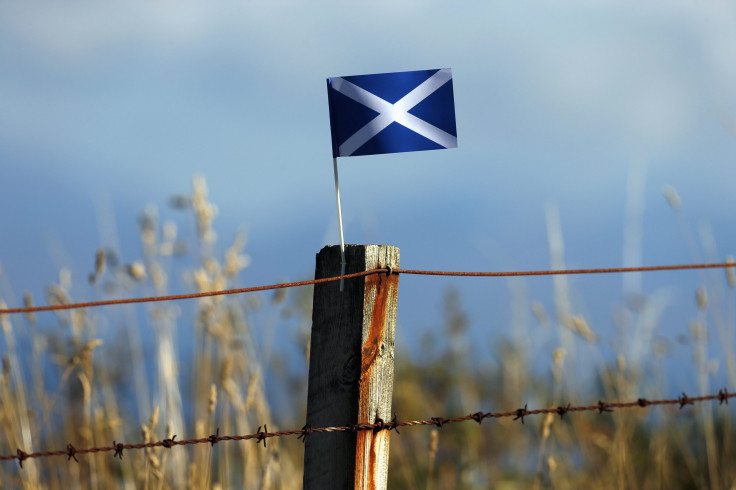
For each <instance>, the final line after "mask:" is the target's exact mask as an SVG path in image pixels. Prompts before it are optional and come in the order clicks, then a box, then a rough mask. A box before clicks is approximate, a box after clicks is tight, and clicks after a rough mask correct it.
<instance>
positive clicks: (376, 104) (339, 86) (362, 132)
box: [332, 68, 457, 157]
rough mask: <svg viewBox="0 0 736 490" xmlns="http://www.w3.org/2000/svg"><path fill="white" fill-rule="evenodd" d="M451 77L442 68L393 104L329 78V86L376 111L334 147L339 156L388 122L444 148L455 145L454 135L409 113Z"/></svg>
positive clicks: (450, 74) (365, 141)
mask: <svg viewBox="0 0 736 490" xmlns="http://www.w3.org/2000/svg"><path fill="white" fill-rule="evenodd" d="M451 79H452V72H451V71H450V69H448V68H443V69H441V70H439V71H438V72H437V73H435V74H434V75H432V76H431V77H429V78H428V79H427V80H425V81H424V82H422V83H421V84H419V85H418V86H417V87H416V88H415V89H414V90H412V91H411V92H409V93H408V94H406V95H405V96H404V97H402V98H401V99H400V100H399V101H397V102H396V103H395V104H392V103H390V102H388V101H386V100H383V99H382V98H380V97H378V96H377V95H375V94H372V93H370V92H368V91H367V90H365V89H363V88H360V87H358V86H357V85H355V84H354V83H351V82H349V81H347V80H345V79H344V78H342V77H334V78H333V79H332V88H334V89H335V90H337V91H338V92H340V93H341V94H343V95H346V96H347V97H350V98H351V99H353V100H355V101H356V102H359V103H361V104H363V105H364V106H366V107H368V108H369V109H373V110H374V111H376V112H378V113H379V114H378V116H376V117H375V118H373V119H372V120H371V121H370V122H369V123H368V124H366V125H365V126H363V127H362V128H360V129H359V130H358V131H356V132H355V134H353V135H352V136H351V137H350V138H348V139H347V140H345V142H344V143H343V144H341V145H340V147H339V148H338V151H339V155H340V156H341V157H347V156H350V155H352V154H353V153H354V152H355V151H357V150H358V148H360V147H361V146H363V145H364V144H366V143H367V142H368V140H370V139H371V138H373V137H374V136H376V135H377V134H378V133H380V132H381V131H383V130H384V129H386V128H387V127H388V125H389V124H391V123H392V122H397V123H399V124H401V125H402V126H404V127H406V128H408V129H410V130H412V131H414V132H415V133H418V134H420V135H422V136H424V137H425V138H427V139H429V140H432V141H434V142H435V143H437V144H438V145H441V146H443V147H445V148H456V147H457V137H455V136H453V135H451V134H450V133H447V132H445V131H442V130H441V129H440V128H438V127H436V126H433V125H432V124H430V123H428V122H427V121H424V120H422V119H420V118H418V117H416V116H414V115H413V114H409V111H410V110H411V109H412V108H414V107H415V106H416V105H417V104H419V103H420V102H421V101H423V100H424V99H426V98H427V97H429V96H430V95H431V94H432V93H434V92H435V91H436V90H437V89H439V88H440V87H442V86H443V85H444V84H445V83H447V82H448V81H450V80H451Z"/></svg>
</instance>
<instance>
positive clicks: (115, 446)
mask: <svg viewBox="0 0 736 490" xmlns="http://www.w3.org/2000/svg"><path fill="white" fill-rule="evenodd" d="M733 397H736V393H729V392H728V389H726V388H724V389H721V390H719V391H718V394H716V395H705V396H695V397H689V396H687V395H686V394H685V393H682V395H681V396H679V397H677V398H671V399H663V400H647V399H646V398H639V399H638V400H636V401H631V402H613V403H606V402H604V401H602V400H599V401H598V403H596V404H594V405H580V406H571V405H570V404H567V405H566V406H564V405H563V406H558V407H552V408H541V409H537V410H528V409H527V406H526V405H524V408H517V409H516V410H512V411H510V412H476V413H471V414H469V415H465V416H462V417H455V418H444V417H431V418H430V419H428V420H411V421H400V420H398V419H397V418H396V416H395V415H394V418H393V420H390V421H384V420H381V419H377V420H376V421H375V422H374V423H372V424H352V425H345V426H340V427H311V426H309V425H305V426H304V427H302V428H301V429H298V430H285V431H279V432H269V431H268V426H263V430H261V427H258V430H257V431H256V432H255V433H253V434H246V435H234V436H227V435H224V436H221V435H220V429H219V428H218V429H217V432H216V433H215V434H212V435H210V436H208V437H202V438H199V439H186V440H180V441H177V440H176V436H175V435H174V436H173V437H170V438H168V439H163V440H161V441H156V442H148V443H144V444H124V443H122V442H117V441H113V443H112V445H111V446H100V447H89V448H76V447H74V446H73V445H72V444H71V443H70V444H68V445H67V447H66V449H59V450H55V451H37V452H31V453H27V452H25V451H23V450H22V449H18V450H17V451H16V453H15V454H8V455H4V456H3V455H0V461H13V460H18V464H19V465H20V467H21V468H23V462H24V461H26V460H28V459H34V458H45V457H51V456H66V457H67V461H71V460H72V459H73V460H74V461H75V462H77V463H78V462H79V460H78V459H77V456H78V455H83V454H89V453H104V452H108V453H109V452H111V453H112V455H113V457H116V458H119V459H123V452H124V451H125V450H126V449H148V448H154V447H163V448H167V449H171V448H172V447H174V446H187V445H191V444H211V445H212V446H214V445H215V444H217V443H218V442H222V441H247V440H255V441H256V443H261V442H262V443H263V445H264V447H265V446H266V441H267V440H268V439H270V438H272V437H284V436H297V438H298V439H301V440H302V441H304V440H306V438H307V437H309V436H310V435H312V434H320V433H329V432H357V431H365V430H370V431H376V432H378V431H381V430H395V431H396V432H397V433H398V432H399V430H398V429H399V428H400V427H416V426H421V425H431V426H436V427H440V428H441V427H443V426H444V425H449V424H455V423H459V422H467V421H470V420H472V421H475V422H477V423H478V425H479V426H480V424H481V423H482V422H483V420H484V419H491V418H505V417H513V419H514V420H519V421H521V423H524V417H528V416H532V415H541V414H556V415H559V416H560V418H563V417H564V416H565V415H567V414H570V413H575V412H598V413H599V414H601V415H602V414H604V413H609V412H614V409H622V408H635V407H639V408H647V407H651V406H655V405H678V406H679V407H680V409H682V408H684V407H685V406H687V405H693V404H695V403H701V402H704V401H710V400H718V402H719V404H720V405H722V404H724V403H725V404H728V399H729V398H733Z"/></svg>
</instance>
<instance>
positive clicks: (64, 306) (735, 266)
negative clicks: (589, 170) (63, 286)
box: [0, 262, 736, 315]
mask: <svg viewBox="0 0 736 490" xmlns="http://www.w3.org/2000/svg"><path fill="white" fill-rule="evenodd" d="M716 268H729V269H736V263H733V262H723V263H720V262H719V263H711V264H683V265H655V266H644V267H611V268H603V269H561V270H536V271H509V272H457V271H431V270H418V269H400V268H394V269H392V268H391V267H388V268H378V269H371V270H368V271H361V272H354V273H352V274H345V275H341V276H334V277H325V278H321V279H310V280H307V281H297V282H286V283H280V284H269V285H266V286H254V287H249V288H237V289H223V290H219V291H203V292H200V293H189V294H172V295H168V296H147V297H142V298H125V299H110V300H101V301H87V302H82V303H66V304H57V305H47V306H27V307H24V308H3V309H0V315H4V314H15V313H25V314H28V313H38V312H42V311H58V310H71V309H75V308H90V307H94V306H109V305H123V304H130V303H151V302H155V301H173V300H182V299H195V298H204V297H208V296H223V295H229V294H241V293H253V292H257V291H268V290H271V289H283V288H293V287H299V286H309V285H315V284H323V283H328V282H334V281H340V280H344V279H352V278H355V277H363V276H369V275H372V274H380V273H387V274H414V275H425V276H461V277H516V276H553V275H566V274H612V273H625V272H653V271H673V270H686V269H716Z"/></svg>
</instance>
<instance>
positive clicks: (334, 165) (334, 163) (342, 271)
mask: <svg viewBox="0 0 736 490" xmlns="http://www.w3.org/2000/svg"><path fill="white" fill-rule="evenodd" d="M332 168H333V169H335V196H337V221H338V222H339V223H340V275H341V276H344V275H345V238H344V237H343V234H342V208H341V207H340V184H339V182H338V180H337V157H332ZM342 289H343V279H340V291H341V292H342Z"/></svg>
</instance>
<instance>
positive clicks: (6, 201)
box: [0, 1, 736, 356]
mask: <svg viewBox="0 0 736 490" xmlns="http://www.w3.org/2000/svg"><path fill="white" fill-rule="evenodd" d="M735 52H736V9H735V8H734V7H733V5H732V4H729V3H728V2H711V3H707V4H705V3H694V2H678V1H675V2H648V3H646V4H644V3H643V2H605V1H600V2H576V1H563V2H555V3H554V4H551V3H548V2H512V1H502V2H465V3H461V4H460V3H457V2H432V1H423V2H416V1H407V2H402V3H401V4H399V5H397V4H396V3H389V2H371V3H370V4H357V3H351V4H344V3H337V2H311V3H310V4H307V3H297V2H262V3H255V2H252V3H243V4H236V3H220V4H218V5H215V4H204V3H194V2H188V3H185V4H174V3H169V2H163V3H156V4H150V3H143V2H125V3H123V2H119V3H115V4H110V3H108V4H102V5H100V4H94V3H89V2H77V3H72V4H71V5H69V4H67V5H58V4H54V3H50V2H48V3H44V2H38V3H33V4H26V3H10V2H5V3H3V4H2V5H0V74H1V75H0V168H2V176H1V177H0V227H1V228H2V229H3V230H4V231H3V234H2V240H1V242H0V263H1V264H2V266H3V270H4V272H5V275H6V277H7V279H8V281H9V283H10V284H9V285H4V286H3V285H0V296H3V297H5V298H6V301H7V302H8V303H14V302H17V299H15V300H14V299H13V298H12V297H11V295H10V294H9V292H8V291H10V290H12V291H14V292H15V293H16V294H19V293H20V292H21V291H23V290H29V291H31V292H32V293H33V294H34V296H35V297H37V298H41V297H42V296H43V288H44V285H45V284H47V283H49V282H51V281H54V280H55V279H56V274H57V270H58V268H59V267H61V266H68V267H70V268H71V269H72V271H74V274H75V275H76V276H75V278H73V279H75V282H74V283H75V285H76V287H77V289H76V291H77V295H76V296H77V297H79V298H80V299H82V298H85V296H86V297H89V294H90V293H89V290H88V289H87V288H86V284H85V278H86V274H87V273H88V272H89V271H90V270H91V267H92V263H93V257H94V250H95V249H96V248H98V247H100V246H109V245H112V244H115V243H117V246H118V248H120V249H121V250H122V253H123V256H124V258H125V259H126V260H135V259H136V258H138V257H139V256H140V249H139V246H138V245H137V237H136V223H135V219H136V216H137V215H138V213H139V212H140V210H141V209H142V208H143V207H144V206H145V205H147V204H149V203H154V204H157V205H158V206H159V208H160V213H161V214H162V217H167V216H178V215H176V214H175V213H174V212H173V211H170V210H168V209H167V208H166V205H165V203H166V202H167V199H168V198H169V196H171V195H172V194H175V193H182V192H187V191H188V190H189V189H190V188H191V179H192V176H193V175H195V174H202V175H204V176H205V177H206V179H207V182H208V185H209V189H210V195H211V198H212V200H213V201H214V202H215V203H216V204H217V205H218V207H219V215H218V217H217V221H216V227H217V230H218V233H219V234H220V244H221V246H222V247H224V246H225V245H227V244H228V243H229V242H230V240H231V239H232V236H233V234H234V233H235V230H236V229H237V228H238V227H239V226H240V225H241V224H242V225H245V226H246V228H247V229H248V231H249V240H250V241H249V245H248V249H247V251H248V253H249V254H250V255H251V257H252V259H253V265H252V267H251V268H249V269H247V270H246V271H245V272H244V273H243V276H242V278H241V283H242V284H243V285H255V284H264V283H271V282H275V281H277V280H280V279H283V278H289V279H298V278H303V277H308V276H309V275H310V274H312V271H313V267H314V256H315V254H316V253H317V252H318V251H319V249H320V248H321V247H322V246H323V245H325V244H335V243H337V242H338V234H337V218H336V210H335V204H334V192H333V188H332V186H333V182H332V162H331V148H330V140H329V138H330V133H329V121H328V114H327V100H326V89H325V78H326V77H328V76H342V75H357V74H364V73H381V72H390V71H404V70H418V69H431V68H439V67H451V68H452V70H453V76H454V80H453V83H454V91H455V103H456V116H457V126H458V141H459V148H458V149H456V150H447V151H431V152H418V153H413V154H397V155H383V156H376V157H356V158H346V159H341V160H340V162H339V165H340V181H341V191H342V198H343V213H344V223H345V237H346V241H347V242H348V243H384V244H391V245H396V246H399V247H400V248H401V255H402V259H401V262H402V265H403V266H404V267H406V268H420V269H445V270H517V269H544V268H548V267H549V263H550V259H549V252H548V250H549V246H548V242H547V224H546V213H547V211H546V210H549V209H551V208H550V206H552V207H554V208H556V209H558V210H559V215H560V221H561V226H562V232H563V235H564V240H565V247H566V251H565V252H566V253H565V259H566V263H567V265H568V266H570V267H609V266H611V267H614V266H620V265H622V264H623V265H638V264H639V263H643V264H646V265H658V264H672V263H688V262H693V261H696V260H701V261H702V260H711V259H718V260H721V259H723V257H725V256H726V255H727V254H736V232H735V231H734V230H735V228H734V226H733V223H734V221H733V209H735V208H736V193H734V192H733V185H734V181H736V165H735V164H734V153H735V150H736V91H735V90H734V89H733V87H735V86H736V62H734V56H733V53H735ZM665 185H670V186H672V187H673V188H674V189H676V190H677V192H678V194H679V196H680V198H681V200H682V203H683V209H682V217H680V218H678V216H677V215H676V214H675V213H673V211H672V209H670V207H669V206H668V204H667V202H666V200H665V199H664V198H663V195H662V188H663V186H665ZM627 209H628V210H629V211H627ZM626 223H629V227H628V228H626V226H625V225H626ZM684 223H687V226H685V225H684ZM688 227H690V228H688ZM683 229H685V230H688V229H689V230H691V231H686V232H683ZM626 230H628V231H626ZM709 230H710V231H709ZM688 233H692V234H693V236H695V240H696V241H698V242H699V241H701V237H703V236H706V237H707V236H708V235H709V234H711V235H712V236H713V241H714V243H715V250H713V251H707V250H700V251H699V252H697V253H696V254H695V255H694V254H693V252H692V251H691V249H690V248H689V247H688V238H687V236H688ZM639 236H640V238H637V237H639ZM626 244H628V245H626ZM625 245H626V247H628V248H627V250H628V252H627V253H624V249H625ZM701 248H702V247H701ZM624 257H626V258H624ZM709 277H711V276H710V275H699V274H697V273H692V272H683V273H676V274H675V273H672V274H669V273H667V274H660V275H655V274H652V275H644V276H640V285H638V284H639V283H637V279H636V278H634V279H623V278H622V276H612V277H608V278H571V279H570V283H571V285H572V288H573V291H574V292H575V295H574V298H573V307H574V308H573V309H574V310H575V313H577V314H582V315H584V316H585V317H586V319H587V320H588V322H589V323H590V324H591V325H592V326H593V327H595V328H597V329H600V331H601V332H602V336H603V338H604V340H603V341H602V342H603V344H604V345H607V347H606V348H609V349H610V352H611V353H612V354H615V353H616V348H615V347H614V342H613V340H612V339H613V338H614V337H616V335H618V334H616V333H615V332H614V331H613V329H612V327H611V319H610V317H611V312H612V311H613V310H614V309H615V308H616V306H617V305H620V304H621V303H622V302H623V297H624V295H623V293H622V288H623V287H624V282H625V281H629V282H628V283H626V284H627V287H628V288H634V289H637V288H641V291H642V292H643V293H645V294H651V293H654V292H655V291H658V290H660V289H661V288H666V289H667V290H668V291H671V303H672V306H671V307H670V308H669V309H668V310H667V311H668V312H670V313H668V314H667V313H666V314H665V318H666V319H667V322H668V325H667V326H666V329H665V330H663V331H662V332H661V333H662V335H664V336H667V337H668V338H674V337H675V336H676V334H679V333H682V332H686V331H687V328H688V324H689V321H690V320H691V319H692V318H693V317H695V316H696V315H697V314H696V311H695V305H694V301H693V295H694V290H695V288H696V287H697V286H699V285H700V284H701V283H703V281H705V280H707V279H708V278H709ZM713 277H715V276H713ZM718 277H722V276H718ZM401 283H402V287H401V300H400V312H399V320H400V323H401V324H403V325H405V327H404V329H405V331H413V330H412V329H428V328H431V327H433V326H436V325H437V324H438V322H439V320H438V316H439V313H440V309H439V303H440V299H441V297H442V294H443V291H444V290H445V289H446V288H447V287H448V286H450V285H452V286H454V287H457V288H459V289H460V290H461V292H462V294H463V300H464V301H465V304H466V305H467V307H468V309H469V311H470V315H471V319H472V321H473V327H472V331H473V335H475V336H476V338H478V339H484V342H485V339H487V338H490V336H492V335H498V334H501V335H506V334H509V335H513V332H506V329H507V328H508V320H509V318H510V315H511V313H510V311H509V306H508V301H509V295H510V293H509V290H510V288H511V287H512V284H513V283H512V282H510V281H492V280H474V281H473V282H468V280H462V281H461V280H446V279H436V278H421V279H420V278H413V277H408V276H407V277H403V278H402V280H401ZM526 284H527V285H528V288H529V296H530V300H538V301H540V302H542V304H544V306H545V307H546V308H547V310H548V311H552V309H553V306H552V300H551V298H552V296H551V289H552V282H551V280H549V279H531V280H529V281H527V282H526ZM427 302H429V304H432V303H436V304H438V306H437V308H433V307H431V306H430V307H427V306H426V305H427ZM663 328H665V327H664V326H663ZM400 335H401V334H400ZM605 339H608V340H605ZM484 345H485V344H484ZM677 353H678V355H682V356H689V354H688V353H687V351H685V350H684V349H682V350H680V351H677Z"/></svg>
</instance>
